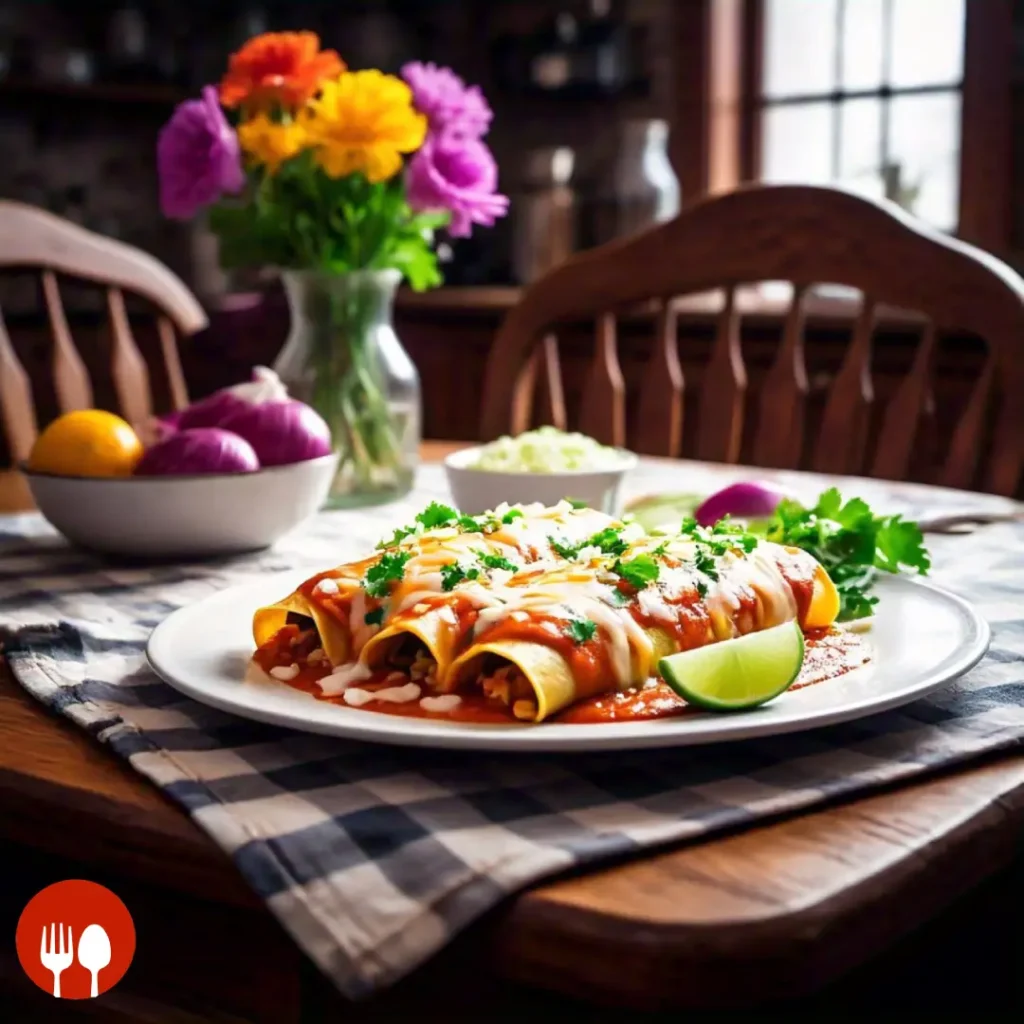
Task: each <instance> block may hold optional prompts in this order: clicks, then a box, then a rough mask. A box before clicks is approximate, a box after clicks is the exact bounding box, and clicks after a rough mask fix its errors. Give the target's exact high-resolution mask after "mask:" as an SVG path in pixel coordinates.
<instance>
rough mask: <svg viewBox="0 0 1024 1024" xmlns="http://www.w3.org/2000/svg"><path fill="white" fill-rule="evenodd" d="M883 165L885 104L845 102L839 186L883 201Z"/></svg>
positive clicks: (863, 101)
mask: <svg viewBox="0 0 1024 1024" xmlns="http://www.w3.org/2000/svg"><path fill="white" fill-rule="evenodd" d="M853 2H854V3H856V2H857V0H853ZM881 162H882V101H881V100H878V99H863V100H846V101H845V102H843V103H841V104H840V106H839V176H838V183H839V184H840V185H842V186H843V187H844V188H848V189H851V190H852V191H854V192H858V193H860V194H861V195H865V196H870V197H871V198H873V199H880V198H881V197H882V196H883V195H884V189H883V186H882V175H881V171H880V165H881Z"/></svg>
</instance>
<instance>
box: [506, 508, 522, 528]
mask: <svg viewBox="0 0 1024 1024" xmlns="http://www.w3.org/2000/svg"><path fill="white" fill-rule="evenodd" d="M522 518H523V513H522V510H521V509H518V508H510V509H509V510H508V511H507V512H506V513H505V514H504V515H503V516H502V517H501V521H502V522H503V523H505V524H506V525H508V524H509V523H511V522H512V520H513V519H522Z"/></svg>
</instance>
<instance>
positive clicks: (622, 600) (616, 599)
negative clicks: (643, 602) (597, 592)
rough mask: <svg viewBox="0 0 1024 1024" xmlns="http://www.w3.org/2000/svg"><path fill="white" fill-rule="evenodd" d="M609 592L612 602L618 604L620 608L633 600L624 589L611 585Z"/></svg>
mask: <svg viewBox="0 0 1024 1024" xmlns="http://www.w3.org/2000/svg"><path fill="white" fill-rule="evenodd" d="M609 594H611V599H612V604H615V605H618V606H619V607H620V608H623V607H625V606H626V605H627V604H629V602H630V601H632V600H633V597H632V595H631V594H627V593H626V592H625V591H624V590H619V588H618V587H612V589H611V590H610V591H609Z"/></svg>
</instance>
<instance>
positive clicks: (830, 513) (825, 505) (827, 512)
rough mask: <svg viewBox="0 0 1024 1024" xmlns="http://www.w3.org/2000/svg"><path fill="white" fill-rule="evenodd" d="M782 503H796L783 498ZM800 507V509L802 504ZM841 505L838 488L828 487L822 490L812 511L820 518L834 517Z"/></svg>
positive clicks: (841, 499) (836, 515)
mask: <svg viewBox="0 0 1024 1024" xmlns="http://www.w3.org/2000/svg"><path fill="white" fill-rule="evenodd" d="M783 504H789V505H796V504H797V503H796V502H794V501H792V500H791V499H783ZM800 507H801V510H802V506H800ZM842 507H843V496H842V495H841V494H840V493H839V488H838V487H830V488H829V489H828V490H827V491H823V492H822V494H821V496H820V497H819V498H818V503H817V505H815V506H814V509H813V510H812V511H813V514H814V515H816V516H820V517H821V518H822V519H836V518H838V516H839V510H840V509H841V508H842ZM779 508H782V504H780V505H779Z"/></svg>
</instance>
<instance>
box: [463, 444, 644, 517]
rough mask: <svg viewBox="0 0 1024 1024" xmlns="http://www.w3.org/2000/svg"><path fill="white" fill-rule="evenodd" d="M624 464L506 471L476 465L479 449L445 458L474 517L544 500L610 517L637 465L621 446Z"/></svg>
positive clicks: (616, 510)
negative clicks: (575, 504) (504, 506)
mask: <svg viewBox="0 0 1024 1024" xmlns="http://www.w3.org/2000/svg"><path fill="white" fill-rule="evenodd" d="M618 452H619V454H620V456H621V464H620V465H618V466H614V467H612V468H609V469H598V470H582V469H577V470H570V471H566V472H559V473H504V472H494V471H492V470H485V469H471V468H470V465H471V464H472V463H473V462H475V461H476V460H477V458H479V456H480V448H479V447H476V448H464V449H463V450H462V451H458V452H454V453H453V454H451V455H449V456H448V457H447V458H446V459H445V460H444V468H445V472H446V473H447V474H448V486H449V487H450V488H451V492H452V497H453V498H454V500H455V504H456V505H457V506H458V508H459V510H460V511H462V512H465V513H466V514H467V515H471V516H475V515H479V514H480V513H481V512H486V511H488V510H489V509H492V508H495V507H496V506H498V505H500V504H501V503H502V502H503V501H507V502H508V503H509V504H510V505H516V504H528V503H529V502H533V501H539V502H541V503H542V504H544V505H555V504H557V503H558V502H559V501H561V500H562V499H563V498H569V499H571V500H574V501H582V502H585V503H586V504H587V505H589V506H590V507H591V508H596V509H600V510H601V511H602V512H607V513H608V514H609V515H618V514H619V512H621V510H622V481H623V480H624V479H625V476H626V474H627V473H628V472H629V471H630V470H631V469H633V468H634V466H636V463H637V458H636V456H635V455H634V454H633V453H632V452H627V451H625V450H624V449H621V448H620V449H618Z"/></svg>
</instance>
